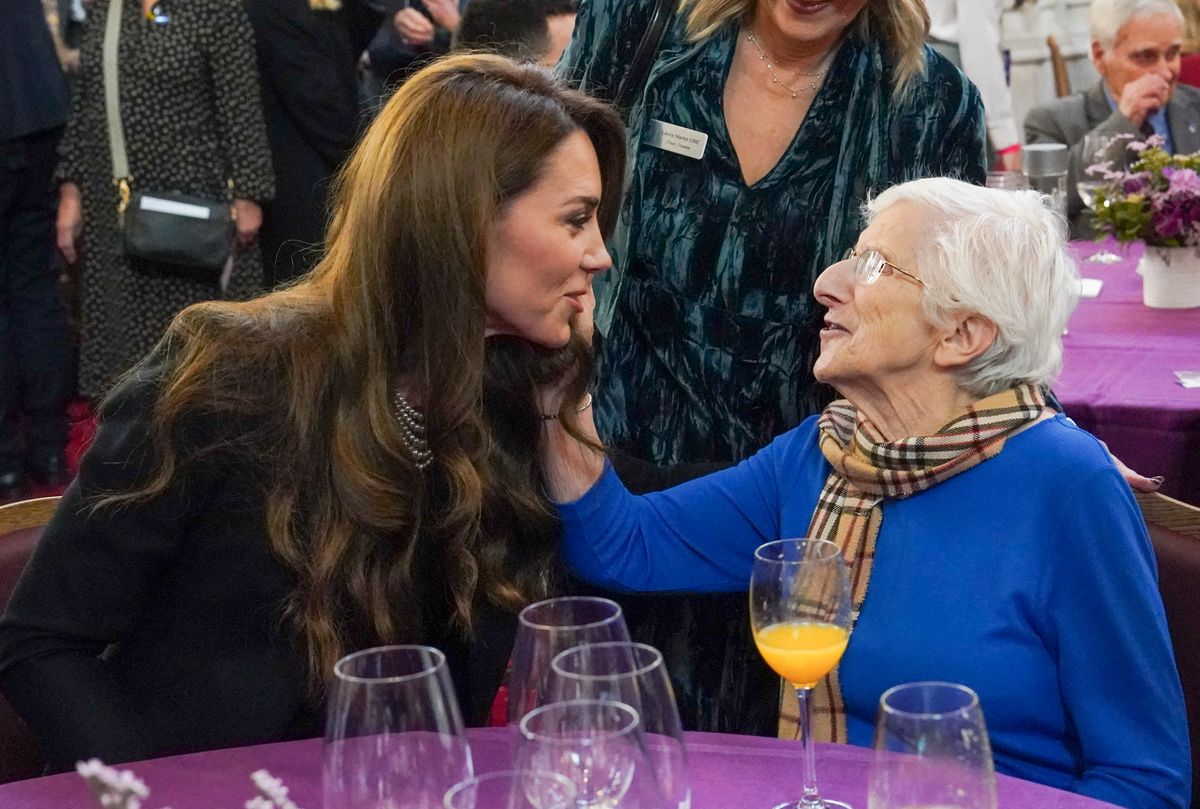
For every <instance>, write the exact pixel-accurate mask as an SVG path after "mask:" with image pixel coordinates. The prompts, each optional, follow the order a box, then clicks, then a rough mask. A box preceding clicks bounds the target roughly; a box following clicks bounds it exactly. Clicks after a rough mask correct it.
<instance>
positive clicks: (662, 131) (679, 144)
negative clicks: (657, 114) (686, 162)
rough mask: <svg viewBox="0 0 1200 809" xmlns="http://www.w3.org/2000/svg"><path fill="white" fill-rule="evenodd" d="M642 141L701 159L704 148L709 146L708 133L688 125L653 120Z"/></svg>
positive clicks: (694, 158)
mask: <svg viewBox="0 0 1200 809" xmlns="http://www.w3.org/2000/svg"><path fill="white" fill-rule="evenodd" d="M642 143H648V144H649V145H651V146H654V147H655V148H658V149H664V150H666V151H668V152H674V153H675V154H681V155H683V156H684V157H690V158H692V159H693V160H699V159H700V158H702V157H704V149H705V148H706V147H707V146H708V135H706V134H704V133H703V132H697V131H696V130H695V129H688V128H687V127H686V126H679V125H678V124H669V123H667V122H666V121H659V120H652V121H650V127H649V128H648V129H647V130H646V136H645V137H644V138H642Z"/></svg>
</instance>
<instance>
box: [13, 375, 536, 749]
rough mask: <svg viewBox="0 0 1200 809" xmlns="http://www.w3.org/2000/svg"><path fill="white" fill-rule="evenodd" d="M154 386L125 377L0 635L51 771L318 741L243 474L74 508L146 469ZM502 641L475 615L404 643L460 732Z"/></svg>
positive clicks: (214, 464)
mask: <svg viewBox="0 0 1200 809" xmlns="http://www.w3.org/2000/svg"><path fill="white" fill-rule="evenodd" d="M161 372H162V371H161V368H160V367H156V366H153V365H147V366H143V367H142V368H141V369H139V370H138V371H137V373H136V375H135V376H134V377H132V378H131V379H129V380H128V381H127V382H125V383H124V384H122V386H121V387H120V388H119V389H118V390H117V392H116V393H115V403H114V406H113V407H112V409H111V412H110V413H109V415H108V416H107V417H106V418H103V419H102V421H101V423H100V429H99V432H98V433H97V436H96V440H95V442H94V444H93V445H92V447H91V449H90V450H89V451H88V453H87V455H86V456H85V457H84V460H83V464H82V467H81V469H80V473H79V478H78V479H77V480H76V481H75V482H74V483H73V484H72V486H71V488H70V489H69V490H68V492H67V494H66V496H65V498H64V499H63V502H62V504H61V505H60V507H59V509H58V511H57V513H56V514H55V516H54V519H53V520H52V521H51V523H50V525H49V526H48V528H47V530H46V532H45V534H44V535H43V538H42V540H41V543H40V544H39V546H38V548H37V551H36V552H35V554H34V556H33V558H32V559H31V561H30V564H29V566H28V568H27V569H26V571H25V573H24V575H23V577H22V579H21V581H20V583H19V584H18V586H17V589H16V591H15V592H14V594H13V597H12V600H11V602H10V604H9V607H8V610H7V612H6V613H5V614H4V616H3V618H0V689H2V690H3V691H4V693H5V696H7V697H8V699H9V700H10V701H11V702H12V704H13V706H14V707H15V708H16V709H17V711H18V713H20V714H21V716H22V717H23V718H24V719H25V720H26V721H27V722H28V723H29V725H30V726H31V727H32V728H33V730H34V732H35V733H36V734H37V736H38V738H39V741H40V742H41V744H42V747H43V750H44V751H45V753H46V756H47V759H48V761H49V769H50V770H51V771H53V770H61V769H67V768H70V767H72V766H73V764H74V762H75V761H77V760H79V759H83V758H88V757H90V756H98V757H100V758H101V759H103V760H105V761H106V762H110V763H117V762H123V761H131V760H136V759H144V758H150V757H156V756H162V755H169V754H174V753H182V752H190V751H195V750H206V749H214V748H220V747H232V746H237V745H246V744H257V743H262V742H270V741H280V740H284V739H290V738H298V737H305V736H312V735H316V734H318V733H319V732H320V728H321V722H320V718H321V713H322V708H321V706H320V705H318V704H316V703H315V702H314V700H312V699H310V698H309V697H308V696H307V695H306V691H305V687H304V665H303V661H302V659H301V656H300V654H299V651H298V648H297V644H296V642H295V640H294V638H293V636H292V633H291V632H289V631H288V630H287V629H286V628H285V627H284V626H283V625H282V624H281V621H280V614H279V612H280V606H281V603H282V602H283V599H284V597H285V596H286V594H287V593H288V592H289V591H290V589H291V587H292V578H291V576H290V574H289V573H288V572H287V571H285V570H284V568H283V567H282V566H281V565H280V564H279V563H278V562H277V561H276V560H275V558H274V557H273V556H272V554H271V553H270V551H269V550H268V548H267V542H266V529H265V519H264V504H263V501H262V498H261V496H260V495H259V494H257V492H258V491H259V490H260V487H259V486H257V485H256V483H255V480H254V476H255V474H256V470H255V469H252V468H246V466H245V465H244V464H242V465H237V464H231V463H229V462H228V461H224V460H222V459H221V458H219V457H212V458H206V459H201V458H193V459H189V460H188V461H187V462H186V463H185V464H183V466H182V468H181V469H180V470H179V473H178V475H177V478H176V480H175V483H174V485H173V486H172V487H171V490H170V492H169V493H167V494H165V495H164V496H162V497H159V498H157V499H156V500H154V501H153V502H150V503H146V504H142V505H136V506H130V507H127V508H122V509H105V510H100V511H89V510H88V508H87V504H88V502H89V500H90V498H93V497H95V496H96V495H97V494H99V493H100V492H102V491H104V490H105V489H108V490H114V489H121V488H125V487H129V486H131V485H132V484H134V483H135V482H136V481H140V480H143V479H144V478H145V476H146V475H147V474H148V472H149V471H150V469H151V468H152V458H153V454H152V452H151V448H150V445H149V442H148V440H147V435H148V432H149V429H148V427H149V413H150V409H151V408H152V406H153V403H154V401H155V397H156V395H157V390H158V380H159V377H160V375H161ZM192 426H193V428H194V429H195V431H196V434H197V435H199V436H203V435H204V434H205V431H209V430H213V429H216V427H215V426H214V425H207V424H202V423H196V424H195V425H192ZM514 624H515V621H514V619H513V618H512V617H511V616H507V615H501V614H498V613H496V612H495V611H493V610H489V609H483V610H482V611H481V614H480V615H479V619H478V626H477V627H476V631H477V636H476V639H475V640H474V641H473V642H472V643H471V644H467V643H465V642H463V641H461V640H459V639H457V638H456V637H455V636H452V635H450V634H449V633H448V632H447V633H445V634H442V635H440V636H434V637H428V638H420V639H414V640H415V641H416V642H426V643H430V644H431V645H434V646H437V647H438V648H441V649H442V651H444V652H445V653H446V654H447V657H448V658H449V663H450V669H451V674H452V677H453V679H454V682H455V686H456V688H457V690H458V695H459V700H460V703H461V706H462V709H463V713H464V717H465V719H466V720H467V722H468V724H482V723H483V722H484V721H485V720H486V718H487V714H488V709H489V707H490V705H491V702H492V699H493V697H494V695H495V693H496V689H497V687H498V685H499V682H500V678H501V676H502V674H503V670H504V667H505V664H506V662H507V660H508V656H509V654H510V651H511V646H512V635H513V631H514Z"/></svg>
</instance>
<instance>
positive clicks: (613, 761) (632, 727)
mask: <svg viewBox="0 0 1200 809" xmlns="http://www.w3.org/2000/svg"><path fill="white" fill-rule="evenodd" d="M520 731H521V735H520V737H519V738H518V740H517V749H516V766H517V768H518V769H523V770H545V771H548V772H554V773H558V774H559V775H562V776H564V777H565V778H566V779H567V780H568V781H570V782H571V784H572V785H574V787H575V792H576V794H575V804H574V809H612V808H613V807H616V806H619V805H620V803H621V799H622V798H624V797H625V793H626V791H628V789H629V786H630V783H631V782H632V781H633V774H634V771H635V769H636V767H637V763H638V759H639V758H641V756H642V754H641V749H642V742H641V739H640V738H639V734H640V732H641V731H640V725H639V722H638V715H637V711H635V710H634V709H633V708H631V707H630V706H628V705H626V704H625V703H623V702H612V701H609V700H598V699H573V700H568V701H566V702H551V703H549V704H547V705H543V706H542V707H540V708H534V709H533V710H532V711H530V712H529V713H527V714H526V715H525V717H524V718H523V719H522V720H521V724H520Z"/></svg>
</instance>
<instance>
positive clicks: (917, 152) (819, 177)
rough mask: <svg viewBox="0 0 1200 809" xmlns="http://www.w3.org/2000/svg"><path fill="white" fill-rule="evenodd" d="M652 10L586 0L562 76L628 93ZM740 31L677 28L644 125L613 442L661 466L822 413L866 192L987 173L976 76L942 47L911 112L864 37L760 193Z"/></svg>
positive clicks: (636, 164)
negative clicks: (665, 137)
mask: <svg viewBox="0 0 1200 809" xmlns="http://www.w3.org/2000/svg"><path fill="white" fill-rule="evenodd" d="M652 5H653V0H583V3H582V7H581V9H580V13H579V18H578V21H577V23H576V26H575V36H574V39H573V40H572V42H571V45H570V47H569V48H568V49H567V52H566V54H565V55H564V57H563V61H562V62H561V63H560V66H559V69H560V71H561V72H562V73H563V74H564V75H565V76H566V78H567V79H568V80H569V81H572V82H573V83H575V84H576V85H578V86H580V87H581V88H582V89H584V90H586V91H588V92H594V93H599V94H601V95H607V96H608V97H612V96H613V95H614V94H615V89H616V87H617V86H618V85H619V83H620V80H621V78H622V76H623V75H624V70H625V66H626V65H628V64H629V63H630V60H631V59H632V55H633V53H634V51H635V48H636V45H637V41H638V39H639V38H640V37H641V35H642V31H643V30H644V29H645V20H646V17H647V16H648V14H649V8H650V7H651V6H652ZM738 31H739V27H738V25H737V24H736V23H731V24H728V25H726V26H725V27H724V28H722V29H721V30H719V31H717V32H716V33H715V34H714V35H712V36H711V37H709V38H708V39H706V40H704V41H702V42H700V43H688V42H687V41H686V40H685V39H684V33H683V20H682V19H681V18H678V15H677V18H676V19H675V20H673V21H672V23H671V24H670V26H669V27H668V29H667V32H666V35H665V37H664V40H663V45H662V48H661V49H660V51H659V53H658V56H657V59H656V60H655V62H654V64H653V66H652V67H651V69H650V72H649V76H648V79H647V82H646V87H645V90H644V92H643V93H642V95H641V97H640V99H639V100H638V101H637V102H636V103H635V104H634V105H633V107H632V109H631V110H630V112H629V114H628V116H627V124H628V128H629V136H630V144H629V165H630V166H631V167H632V178H631V181H630V183H629V186H628V196H627V198H626V201H625V206H624V209H623V212H622V215H621V218H620V221H619V223H618V226H617V230H616V233H615V235H614V237H613V239H612V241H611V244H610V248H611V253H612V256H613V261H614V269H613V270H612V271H611V272H609V273H607V274H606V275H605V276H601V279H600V280H599V281H598V293H599V297H600V307H599V309H598V310H597V322H598V324H599V325H600V327H601V329H602V331H604V333H605V335H606V338H607V339H605V340H604V343H603V347H602V349H601V352H600V388H599V394H598V395H597V397H596V407H597V417H598V423H599V427H600V431H601V435H602V436H603V437H604V438H605V440H606V441H608V442H609V443H610V444H613V445H616V446H619V447H621V448H623V449H625V450H627V451H629V452H631V453H632V454H634V455H636V456H638V457H641V458H646V459H649V460H653V461H655V462H658V463H675V462H680V461H721V460H736V459H740V458H742V457H745V456H746V455H748V454H749V453H751V452H752V451H754V450H756V449H758V448H759V447H760V446H762V445H763V444H765V443H766V442H767V441H768V440H770V439H771V438H773V437H774V436H775V435H777V434H779V433H781V432H783V431H785V430H787V429H789V428H791V427H794V426H796V425H797V424H799V423H800V421H801V420H803V419H804V418H805V417H806V416H808V415H810V414H811V413H814V412H817V411H818V410H819V409H820V408H821V407H822V406H823V405H824V404H825V403H826V402H827V401H828V398H829V392H828V391H827V390H826V389H825V388H824V386H821V385H818V384H817V383H815V382H814V380H813V377H812V371H811V369H812V366H813V362H814V360H815V359H816V356H817V353H818V351H819V343H818V332H819V330H820V323H821V318H822V315H823V313H824V308H823V307H821V306H819V305H817V303H816V301H815V299H814V297H813V295H812V286H813V282H814V281H815V280H816V277H817V275H819V274H820V272H821V270H823V269H824V268H825V267H826V266H828V265H829V264H831V263H832V262H834V261H836V260H837V259H838V258H840V256H841V254H842V253H843V251H845V249H846V248H847V247H849V246H851V245H852V244H853V243H854V242H855V240H856V238H857V235H858V232H859V230H860V229H861V227H862V220H861V216H860V214H859V210H860V208H861V206H862V203H863V202H864V201H865V199H866V198H867V195H868V194H871V193H878V192H879V191H880V190H882V189H884V188H886V187H888V186H890V185H893V184H895V183H898V182H902V181H904V180H909V179H913V178H917V177H923V176H931V175H951V176H955V177H960V178H963V179H968V180H971V181H974V182H982V181H983V179H984V175H985V170H986V166H985V158H984V142H985V139H984V133H985V130H984V122H983V107H982V105H981V103H980V100H979V94H978V92H977V91H976V90H975V88H974V87H973V86H972V85H971V84H970V83H969V82H968V81H967V80H966V79H965V78H964V77H963V76H962V74H961V73H960V72H959V71H958V70H957V69H956V68H954V67H953V66H952V65H950V64H949V63H948V62H947V61H946V60H944V59H943V58H942V57H940V56H938V55H936V54H935V53H933V52H932V51H931V50H929V49H926V59H927V62H928V65H927V69H926V71H925V73H924V75H923V76H920V77H918V78H916V79H915V80H914V81H913V82H912V83H911V85H910V89H909V90H908V92H907V94H906V95H905V96H904V97H903V98H896V97H895V96H893V94H892V93H891V91H890V86H891V85H890V82H891V75H892V66H891V64H890V63H889V60H888V58H887V56H886V55H885V54H884V53H883V52H882V50H881V48H880V47H878V46H877V45H876V44H872V43H864V42H861V41H858V40H857V39H856V38H854V36H853V35H851V36H849V37H848V38H847V40H846V41H845V42H844V43H843V45H842V47H841V49H840V50H839V51H838V53H837V55H836V57H835V59H834V62H833V64H832V66H831V68H830V70H829V74H828V77H827V79H826V81H825V83H824V85H823V86H822V88H821V89H820V91H819V92H818V93H817V96H816V97H815V98H814V100H813V103H812V106H811V108H810V109H809V111H808V115H807V117H806V118H805V119H804V122H803V124H802V125H801V126H800V129H799V130H798V132H797V133H796V136H795V139H794V140H793V142H792V145H791V146H790V147H789V149H788V150H787V152H785V153H784V155H783V157H782V158H781V159H780V161H779V163H778V164H777V165H776V166H775V167H774V168H773V169H772V170H771V171H770V172H769V173H768V174H767V175H766V176H765V177H763V178H762V179H761V180H759V181H758V182H757V183H755V184H754V185H753V186H747V185H746V184H745V182H744V181H743V179H742V174H741V169H740V167H739V165H738V161H737V158H736V155H735V154H734V150H733V146H732V145H731V142H730V138H729V133H728V130H727V129H726V127H725V119H724V115H723V110H722V106H723V105H722V97H723V93H724V86H725V79H726V76H727V75H728V73H729V68H730V65H731V64H732V61H733V53H734V46H735V45H736V37H737V35H738ZM653 119H659V120H662V121H665V122H668V123H672V124H677V125H680V126H684V127H687V128H688V129H694V130H698V131H700V132H704V133H706V134H707V135H708V146H707V150H706V151H705V152H704V155H703V157H702V158H701V159H699V160H696V159H693V158H691V157H686V156H683V155H678V154H673V153H670V152H666V151H663V150H661V149H658V148H656V147H654V146H651V145H648V144H644V143H642V142H641V141H642V139H643V135H644V133H645V131H646V129H647V126H648V125H649V123H650V121H651V120H653Z"/></svg>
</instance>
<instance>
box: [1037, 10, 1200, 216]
mask: <svg viewBox="0 0 1200 809" xmlns="http://www.w3.org/2000/svg"><path fill="white" fill-rule="evenodd" d="M1091 29H1092V62H1093V63H1094V64H1095V65H1096V70H1098V71H1099V72H1100V81H1098V82H1097V83H1096V84H1095V85H1094V86H1093V87H1091V88H1090V89H1088V90H1087V91H1085V92H1083V93H1077V94H1075V95H1072V96H1068V97H1067V98H1059V99H1056V100H1054V101H1051V102H1050V103H1048V104H1042V105H1041V106H1038V107H1034V108H1033V109H1031V110H1030V111H1029V113H1028V114H1027V115H1026V116H1025V141H1026V143H1065V144H1067V146H1069V147H1070V149H1071V165H1070V173H1069V176H1068V202H1067V214H1068V217H1069V218H1070V220H1071V234H1072V236H1076V237H1087V236H1090V235H1091V234H1092V229H1091V224H1090V221H1089V220H1088V219H1087V216H1086V213H1085V211H1084V208H1083V202H1082V201H1081V200H1080V198H1079V195H1078V194H1077V193H1076V190H1075V184H1076V182H1077V180H1078V179H1079V175H1080V171H1081V169H1083V168H1086V167H1087V166H1088V165H1090V164H1091V163H1092V162H1093V160H1094V158H1095V155H1085V154H1083V140H1084V136H1085V135H1088V134H1090V133H1097V134H1102V135H1121V134H1128V135H1133V136H1135V137H1139V138H1141V137H1147V136H1149V135H1159V136H1160V137H1162V138H1163V139H1164V140H1165V141H1166V149H1167V151H1169V152H1171V153H1179V154H1188V153H1191V152H1194V151H1197V150H1200V91H1198V90H1196V89H1193V88H1191V87H1187V86H1184V85H1180V84H1178V80H1179V59H1180V50H1181V47H1182V44H1183V15H1182V14H1181V13H1180V11H1179V7H1178V6H1176V5H1175V3H1174V2H1172V0H1093V2H1092V7H1091Z"/></svg>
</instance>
